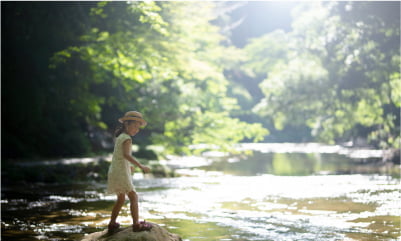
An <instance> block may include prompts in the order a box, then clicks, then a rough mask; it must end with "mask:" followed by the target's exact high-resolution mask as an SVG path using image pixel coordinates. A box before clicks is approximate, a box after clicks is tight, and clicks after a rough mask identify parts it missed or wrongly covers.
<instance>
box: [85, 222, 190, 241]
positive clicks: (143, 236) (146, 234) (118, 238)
mask: <svg viewBox="0 0 401 241" xmlns="http://www.w3.org/2000/svg"><path fill="white" fill-rule="evenodd" d="M152 225H153V227H152V229H151V230H149V231H142V232H133V231H132V226H129V227H125V228H120V229H119V230H118V231H117V232H115V233H113V234H108V232H107V229H106V230H104V231H101V232H96V233H91V234H88V235H85V237H83V239H82V240H81V241H95V240H99V241H111V240H113V241H182V239H181V237H180V236H178V235H177V234H173V233H169V232H168V231H167V230H166V229H164V228H162V227H160V226H159V225H157V224H155V223H152Z"/></svg>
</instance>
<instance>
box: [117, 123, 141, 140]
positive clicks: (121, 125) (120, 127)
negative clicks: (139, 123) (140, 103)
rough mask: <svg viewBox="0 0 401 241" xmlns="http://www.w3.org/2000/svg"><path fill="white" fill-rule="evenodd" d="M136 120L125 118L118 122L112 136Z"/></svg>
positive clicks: (119, 133) (118, 133) (121, 131)
mask: <svg viewBox="0 0 401 241" xmlns="http://www.w3.org/2000/svg"><path fill="white" fill-rule="evenodd" d="M133 122H136V120H126V121H124V122H123V123H121V124H119V125H118V126H117V128H116V131H115V132H114V136H115V137H118V136H119V135H121V133H123V132H124V131H125V128H126V127H127V126H128V125H130V124H131V123H133Z"/></svg>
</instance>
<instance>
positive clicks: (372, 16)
mask: <svg viewBox="0 0 401 241" xmlns="http://www.w3.org/2000/svg"><path fill="white" fill-rule="evenodd" d="M293 14H294V22H293V25H292V28H293V29H292V31H291V32H289V33H285V32H283V31H280V30H278V31H275V32H272V33H268V34H266V35H264V36H262V37H260V38H257V39H253V40H252V42H251V43H250V44H248V45H247V46H246V47H245V50H246V52H247V53H248V60H247V61H246V62H245V64H244V68H243V69H244V70H245V71H248V72H249V71H251V72H253V73H254V77H255V78H257V77H259V78H260V77H264V78H265V79H264V80H263V82H262V83H261V84H260V88H261V90H262V91H263V93H264V98H263V99H262V100H261V101H260V103H259V104H258V105H257V106H256V107H255V108H254V111H255V112H256V113H257V114H258V115H261V116H264V117H266V120H267V121H268V122H269V121H271V122H273V123H274V126H275V128H277V129H283V128H284V127H286V126H288V125H295V126H307V127H309V128H311V130H312V134H313V136H315V137H316V138H317V140H320V141H324V142H329V143H334V142H336V141H347V140H352V139H355V138H357V137H366V138H368V139H369V141H370V142H371V143H372V144H375V145H377V146H380V147H382V148H399V145H400V107H401V102H400V98H401V86H400V81H401V80H400V42H399V41H400V15H399V14H400V12H399V3H394V2H392V3H384V2H383V3H381V2H380V3H378V2H376V3H367V2H341V3H332V2H330V3H328V2H326V3H311V4H304V5H300V6H299V7H298V8H297V10H296V11H295V12H294V13H293Z"/></svg>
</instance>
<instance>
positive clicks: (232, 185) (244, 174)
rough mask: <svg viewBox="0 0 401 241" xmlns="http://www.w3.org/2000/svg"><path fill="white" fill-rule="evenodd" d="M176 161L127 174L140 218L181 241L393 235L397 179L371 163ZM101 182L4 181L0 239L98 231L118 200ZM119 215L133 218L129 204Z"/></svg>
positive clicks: (270, 157) (340, 159)
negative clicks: (174, 171) (167, 168)
mask: <svg viewBox="0 0 401 241" xmlns="http://www.w3.org/2000/svg"><path fill="white" fill-rule="evenodd" d="M216 156H218V157H216ZM191 160H192V161H191ZM180 163H181V164H182V165H181V169H180V170H178V172H180V173H181V174H182V175H185V176H183V177H178V178H150V177H148V176H145V177H143V176H142V175H139V174H137V175H135V177H134V183H135V185H136V187H137V191H138V193H139V195H140V216H141V218H142V219H143V218H145V219H147V220H149V221H152V222H156V223H158V224H160V225H163V226H165V227H166V228H167V229H168V230H169V231H171V232H174V233H177V234H179V235H181V236H182V237H183V239H184V240H397V239H398V238H399V237H400V216H401V208H400V200H401V192H400V186H399V178H394V177H391V176H390V175H387V174H386V173H385V172H384V173H383V167H380V168H379V167H378V166H377V165H375V164H372V163H371V164H369V165H366V164H365V165H362V164H361V163H358V162H355V160H352V159H350V158H348V157H345V156H344V155H338V154H333V153H326V154H316V153H299V152H298V153H270V152H269V153H262V152H255V153H254V154H253V155H251V156H244V155H242V156H235V157H225V156H224V155H219V154H218V153H214V154H213V153H212V154H210V155H209V158H208V159H202V158H190V157H188V158H183V159H180V160H178V159H173V160H172V161H171V162H170V164H171V165H175V166H176V167H178V166H180V165H179V164H180ZM195 163H197V164H196V165H195ZM367 166H369V167H370V168H367ZM378 173H380V174H378ZM105 188H106V183H105V182H101V183H92V182H88V183H76V184H74V185H61V184H53V185H49V184H46V185H45V184H29V185H26V186H18V187H11V186H9V187H3V188H2V239H3V240H35V239H43V240H77V239H80V238H82V237H83V235H84V234H85V233H91V232H95V231H100V230H103V229H104V228H105V227H106V225H107V222H108V220H109V218H110V212H111V209H112V206H113V204H114V200H115V197H114V196H107V195H105V194H104V190H105ZM118 221H119V222H120V223H121V224H122V225H123V226H124V225H126V226H128V225H130V223H131V217H130V214H129V209H128V205H125V206H124V208H123V209H122V212H121V214H120V217H119V220H118Z"/></svg>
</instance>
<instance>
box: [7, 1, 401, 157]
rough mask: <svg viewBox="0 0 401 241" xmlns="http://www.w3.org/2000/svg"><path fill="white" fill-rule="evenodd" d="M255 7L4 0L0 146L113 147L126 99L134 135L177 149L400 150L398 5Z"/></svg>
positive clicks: (29, 153) (14, 149) (67, 151)
mask: <svg viewBox="0 0 401 241" xmlns="http://www.w3.org/2000/svg"><path fill="white" fill-rule="evenodd" d="M258 4H259V5H258ZM262 4H263V2H181V1H180V2H173V1H163V2H150V1H146V2H1V18H2V19H1V20H2V21H1V27H2V30H1V31H2V32H1V34H2V41H1V57H2V61H1V69H2V72H1V77H2V81H1V83H2V88H1V95H2V97H1V98H2V135H1V136H2V157H3V158H5V159H10V158H13V159H14V158H44V157H45V158H50V157H64V156H83V155H91V154H95V153H99V152H102V151H110V148H111V147H112V137H113V136H112V133H113V131H114V129H115V127H116V125H117V119H118V118H119V117H121V116H122V115H123V114H124V113H125V112H126V111H128V110H138V111H141V112H142V113H143V114H144V116H145V118H146V119H147V121H148V123H149V124H148V126H147V127H146V128H145V129H144V130H142V131H141V133H140V134H139V135H138V137H137V138H136V140H135V142H136V143H138V144H139V145H140V146H141V147H144V146H146V145H150V144H154V145H163V146H165V147H166V148H167V151H169V152H175V153H187V152H189V151H191V149H190V146H191V145H193V144H211V145H209V146H208V147H209V148H210V147H213V148H216V147H219V148H230V146H231V145H232V144H234V143H238V142H241V141H246V142H257V141H288V142H300V141H319V142H325V143H344V142H351V143H352V144H357V142H360V141H359V140H364V142H366V144H369V145H371V146H373V147H376V148H383V149H390V148H399V147H400V107H401V85H400V83H401V81H400V3H399V2H313V3H297V4H294V6H293V8H292V11H291V17H288V18H287V20H286V21H287V22H285V21H284V20H282V19H281V18H278V17H277V18H273V17H272V18H270V21H279V23H276V25H275V26H277V28H276V29H273V28H270V29H269V28H263V26H273V25H272V23H270V22H267V20H266V19H264V18H262V17H261V16H265V15H264V12H263V11H265V13H266V14H272V12H273V11H272V9H271V8H270V9H269V8H268V7H266V9H262V8H260V7H259V6H262ZM275 4H276V5H279V3H275ZM287 4H288V3H287ZM265 6H273V4H270V5H268V4H267V5H266V4H265ZM252 9H253V10H255V9H258V13H256V12H252V11H251V10H252ZM258 14H260V16H259V18H257V17H258ZM280 23H281V25H282V26H284V25H285V26H286V27H285V28H282V27H281V25H280ZM255 26H257V27H255ZM251 30H254V31H251Z"/></svg>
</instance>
